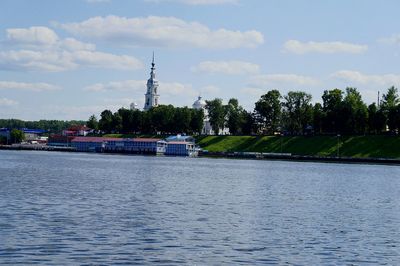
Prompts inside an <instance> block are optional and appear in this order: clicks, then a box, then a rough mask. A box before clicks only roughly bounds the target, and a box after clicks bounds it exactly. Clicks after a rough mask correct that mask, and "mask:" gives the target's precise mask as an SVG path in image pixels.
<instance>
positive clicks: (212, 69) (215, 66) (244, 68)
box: [192, 60, 260, 75]
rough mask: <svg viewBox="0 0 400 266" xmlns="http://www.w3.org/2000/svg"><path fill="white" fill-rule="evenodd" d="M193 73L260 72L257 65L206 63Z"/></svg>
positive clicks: (237, 73) (246, 63)
mask: <svg viewBox="0 0 400 266" xmlns="http://www.w3.org/2000/svg"><path fill="white" fill-rule="evenodd" d="M192 71H193V72H205V73H223V74H228V75H240V74H256V73H258V72H259V71H260V66H259V65H257V64H253V63H249V62H244V61H234V60H233V61H204V62H201V63H200V64H198V65H197V66H195V67H192Z"/></svg>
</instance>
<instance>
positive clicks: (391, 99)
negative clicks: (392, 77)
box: [381, 86, 400, 131]
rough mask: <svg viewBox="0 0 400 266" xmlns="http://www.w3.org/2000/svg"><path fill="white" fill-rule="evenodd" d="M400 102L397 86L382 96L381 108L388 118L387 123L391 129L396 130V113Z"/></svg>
mask: <svg viewBox="0 0 400 266" xmlns="http://www.w3.org/2000/svg"><path fill="white" fill-rule="evenodd" d="M399 103H400V98H399V94H398V90H397V88H395V87H393V86H392V87H390V88H389V89H388V91H387V93H386V94H383V96H382V102H381V108H382V110H383V113H384V114H385V116H386V118H387V125H388V127H389V130H390V131H395V130H396V119H397V118H396V117H397V115H396V113H397V110H396V109H397V106H398V105H399Z"/></svg>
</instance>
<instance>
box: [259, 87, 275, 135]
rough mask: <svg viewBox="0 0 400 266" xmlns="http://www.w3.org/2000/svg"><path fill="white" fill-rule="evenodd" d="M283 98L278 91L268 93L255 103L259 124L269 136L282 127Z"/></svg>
mask: <svg viewBox="0 0 400 266" xmlns="http://www.w3.org/2000/svg"><path fill="white" fill-rule="evenodd" d="M281 99H282V96H281V94H280V92H279V91H278V90H271V91H268V92H267V93H266V94H264V95H262V96H261V98H260V99H259V100H258V101H257V102H256V103H255V108H254V111H255V113H256V117H258V119H259V121H258V122H259V123H260V125H261V127H262V128H263V129H265V130H266V131H267V133H269V134H273V133H274V132H276V131H277V130H278V129H279V127H280V121H281V114H282V103H281Z"/></svg>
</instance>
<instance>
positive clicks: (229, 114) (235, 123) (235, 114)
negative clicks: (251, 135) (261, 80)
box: [226, 98, 244, 135]
mask: <svg viewBox="0 0 400 266" xmlns="http://www.w3.org/2000/svg"><path fill="white" fill-rule="evenodd" d="M226 118H227V119H226V124H227V126H228V128H229V132H230V133H231V134H232V135H237V134H240V133H241V132H242V124H243V120H244V118H243V107H241V106H240V105H239V101H238V100H237V99H234V98H232V99H230V100H229V102H228V105H226Z"/></svg>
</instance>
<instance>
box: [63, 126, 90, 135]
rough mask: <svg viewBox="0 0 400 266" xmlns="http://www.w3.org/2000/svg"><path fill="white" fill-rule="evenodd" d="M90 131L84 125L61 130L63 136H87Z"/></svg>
mask: <svg viewBox="0 0 400 266" xmlns="http://www.w3.org/2000/svg"><path fill="white" fill-rule="evenodd" d="M91 131H92V129H91V128H89V127H87V126H86V125H74V126H71V127H69V128H68V129H67V130H63V132H62V135H63V136H87V134H89V133H90V132H91Z"/></svg>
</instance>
